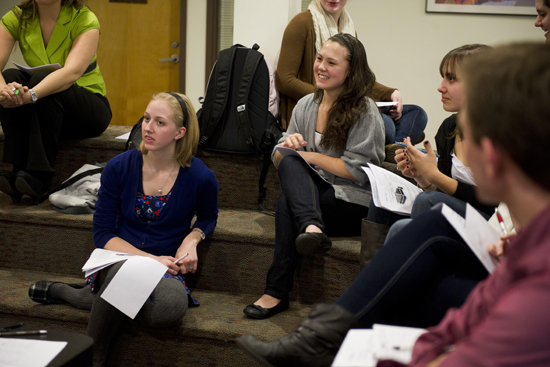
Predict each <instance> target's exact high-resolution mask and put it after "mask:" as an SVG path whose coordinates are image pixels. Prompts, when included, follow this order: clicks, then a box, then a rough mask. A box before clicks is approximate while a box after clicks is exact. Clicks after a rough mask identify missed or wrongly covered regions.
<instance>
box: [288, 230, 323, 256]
mask: <svg viewBox="0 0 550 367" xmlns="http://www.w3.org/2000/svg"><path fill="white" fill-rule="evenodd" d="M295 245H296V251H298V253H300V254H302V255H312V254H322V253H325V252H327V251H328V250H330V248H331V247H332V241H331V240H330V238H329V237H328V236H327V235H326V234H324V233H311V232H307V233H302V234H301V235H299V236H298V237H296V241H295Z"/></svg>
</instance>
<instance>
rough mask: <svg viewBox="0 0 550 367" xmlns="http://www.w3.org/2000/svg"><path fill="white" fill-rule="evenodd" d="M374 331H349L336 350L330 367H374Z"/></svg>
mask: <svg viewBox="0 0 550 367" xmlns="http://www.w3.org/2000/svg"><path fill="white" fill-rule="evenodd" d="M374 348H375V343H374V330H372V329H351V330H350V331H348V333H347V334H346V337H345V339H344V341H343V342H342V346H341V347H340V349H339V350H338V353H337V354H336V357H335V358H334V361H333V362H332V367H374V366H376V359H375V358H374Z"/></svg>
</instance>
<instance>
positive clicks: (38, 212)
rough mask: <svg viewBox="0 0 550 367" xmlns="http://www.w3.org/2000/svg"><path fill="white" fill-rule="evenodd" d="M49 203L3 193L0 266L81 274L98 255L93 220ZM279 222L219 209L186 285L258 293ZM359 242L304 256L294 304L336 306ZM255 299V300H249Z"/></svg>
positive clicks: (341, 242)
mask: <svg viewBox="0 0 550 367" xmlns="http://www.w3.org/2000/svg"><path fill="white" fill-rule="evenodd" d="M52 207H53V206H52V205H51V204H50V203H48V202H45V203H42V204H40V205H34V206H29V205H26V204H14V203H12V202H11V200H10V198H9V197H8V196H7V195H5V194H0V238H2V239H3V242H4V244H3V246H1V247H0V267H1V268H9V269H22V270H38V271H44V272H51V273H56V274H61V275H73V276H78V275H79V274H82V271H81V268H82V265H83V264H84V262H85V260H86V258H87V257H88V255H89V254H90V253H91V252H92V251H93V250H94V246H93V238H92V231H91V228H92V215H91V214H82V215H70V214H63V213H59V212H57V211H55V210H53V209H52ZM274 236H275V220H274V217H272V216H269V215H266V214H263V213H261V212H259V211H250V210H242V209H222V210H220V213H219V218H218V225H217V227H216V229H215V231H214V234H213V235H212V236H211V237H210V238H209V239H207V240H206V241H205V242H203V243H202V244H201V245H200V246H199V249H198V255H199V270H198V272H197V273H196V274H194V275H190V276H189V278H188V281H189V284H190V285H191V286H193V287H196V288H198V289H202V290H210V291H227V292H234V293H248V294H255V295H260V294H262V293H263V290H264V286H265V277H266V274H267V271H268V269H269V266H270V265H271V261H272V259H273V246H274V241H275V238H274ZM359 250H360V238H359V237H349V238H333V248H332V249H331V250H330V251H329V252H327V253H326V254H324V255H315V256H304V257H303V260H302V262H301V265H300V266H299V268H298V270H297V272H296V280H295V287H294V290H293V292H292V294H291V298H292V299H297V300H300V301H301V302H304V303H307V304H311V303H314V302H320V301H321V302H333V301H334V300H335V299H336V298H337V297H338V296H339V295H340V294H341V293H342V292H343V291H345V289H346V288H347V287H348V286H349V284H351V282H352V281H353V279H354V278H355V277H356V276H357V274H359V271H360V268H359V261H358V259H359ZM252 300H253V299H252Z"/></svg>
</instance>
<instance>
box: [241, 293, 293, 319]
mask: <svg viewBox="0 0 550 367" xmlns="http://www.w3.org/2000/svg"><path fill="white" fill-rule="evenodd" d="M288 307H289V305H288V298H285V299H282V300H281V302H279V303H277V305H275V306H273V307H271V308H263V307H262V306H258V305H255V304H252V305H248V306H246V307H245V308H244V310H243V312H244V314H245V315H246V316H248V317H251V318H253V319H260V320H263V319H267V318H270V317H271V316H273V315H276V314H278V313H279V312H283V311H286V310H288Z"/></svg>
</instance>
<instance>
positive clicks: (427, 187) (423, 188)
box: [416, 182, 433, 190]
mask: <svg viewBox="0 0 550 367" xmlns="http://www.w3.org/2000/svg"><path fill="white" fill-rule="evenodd" d="M416 186H418V187H420V188H421V189H422V190H427V189H429V188H430V187H432V186H433V183H430V184H429V185H428V186H426V187H422V186H420V184H419V183H418V182H417V183H416Z"/></svg>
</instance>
